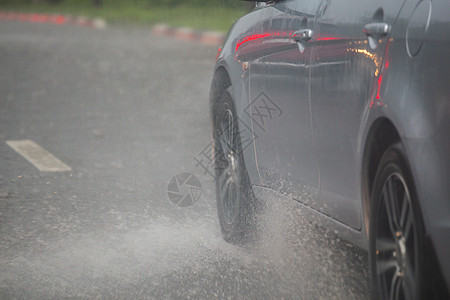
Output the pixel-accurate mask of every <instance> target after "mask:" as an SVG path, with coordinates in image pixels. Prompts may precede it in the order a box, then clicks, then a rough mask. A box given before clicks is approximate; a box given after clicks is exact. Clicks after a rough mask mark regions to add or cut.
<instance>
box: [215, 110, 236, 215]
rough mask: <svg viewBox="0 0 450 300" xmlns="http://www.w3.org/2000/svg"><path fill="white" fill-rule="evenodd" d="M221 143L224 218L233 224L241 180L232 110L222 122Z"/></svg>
mask: <svg viewBox="0 0 450 300" xmlns="http://www.w3.org/2000/svg"><path fill="white" fill-rule="evenodd" d="M219 143H220V146H221V150H222V151H221V153H220V157H219V158H218V160H219V161H220V166H221V167H220V168H219V174H218V175H219V178H218V181H219V187H220V189H219V193H220V195H219V196H220V199H221V203H222V208H223V212H224V214H223V216H224V220H225V222H226V223H227V224H232V223H233V221H234V219H235V218H236V212H237V208H238V204H239V197H240V182H239V177H238V176H239V173H238V172H239V157H238V156H237V151H236V149H237V132H236V128H235V124H234V116H233V113H232V111H231V110H229V109H226V110H225V112H224V114H223V115H222V120H221V123H220V134H219Z"/></svg>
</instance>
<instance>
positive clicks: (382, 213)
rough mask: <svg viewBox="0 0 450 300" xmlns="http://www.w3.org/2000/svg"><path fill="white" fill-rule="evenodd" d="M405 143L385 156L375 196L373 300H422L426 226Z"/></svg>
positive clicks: (371, 268) (375, 182) (372, 200)
mask: <svg viewBox="0 0 450 300" xmlns="http://www.w3.org/2000/svg"><path fill="white" fill-rule="evenodd" d="M404 153H405V152H404V150H403V147H402V146H401V144H396V145H393V146H391V147H389V148H388V149H387V150H386V152H385V153H384V154H383V156H382V158H381V161H380V164H379V166H378V170H377V173H376V176H375V181H374V186H373V192H372V197H371V204H372V207H371V218H370V238H369V239H370V248H369V259H370V272H371V280H372V290H373V291H372V292H373V298H374V299H422V298H423V296H424V295H423V293H424V291H425V279H426V278H425V277H424V271H425V268H424V267H425V265H424V254H425V246H424V226H423V221H422V217H421V213H420V208H419V204H418V201H417V196H416V192H415V188H414V182H413V180H412V176H411V172H410V171H409V170H410V169H409V165H408V162H407V160H406V159H405V157H406V156H405V154H404Z"/></svg>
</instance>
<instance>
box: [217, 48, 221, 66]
mask: <svg viewBox="0 0 450 300" xmlns="http://www.w3.org/2000/svg"><path fill="white" fill-rule="evenodd" d="M220 52H222V47H219V50H217V55H216V62H217V60H218V59H219V56H220Z"/></svg>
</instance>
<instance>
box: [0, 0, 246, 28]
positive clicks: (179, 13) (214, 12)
mask: <svg viewBox="0 0 450 300" xmlns="http://www.w3.org/2000/svg"><path fill="white" fill-rule="evenodd" d="M96 1H97V2H98V1H100V4H99V3H97V4H96V3H95V2H96ZM252 4H253V3H252V2H244V1H241V0H0V10H10V11H11V10H12V11H21V12H38V13H61V14H69V15H83V16H88V17H101V18H104V19H106V20H107V22H108V23H122V24H142V25H153V24H156V23H166V24H169V25H172V26H187V27H192V28H196V29H202V30H218V31H222V32H226V31H227V30H228V28H229V27H230V26H231V24H232V23H233V22H234V21H236V20H237V19H238V18H239V17H241V16H242V15H244V14H245V13H246V12H248V11H249V10H250V7H251V6H252Z"/></svg>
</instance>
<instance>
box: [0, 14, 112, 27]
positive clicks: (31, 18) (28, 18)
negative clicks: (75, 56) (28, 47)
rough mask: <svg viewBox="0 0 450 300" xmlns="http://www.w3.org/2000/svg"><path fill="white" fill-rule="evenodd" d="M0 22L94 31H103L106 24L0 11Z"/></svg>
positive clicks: (54, 16) (104, 22)
mask: <svg viewBox="0 0 450 300" xmlns="http://www.w3.org/2000/svg"><path fill="white" fill-rule="evenodd" d="M0 20H10V21H20V22H32V23H50V24H55V25H64V24H70V25H77V26H85V27H93V28H96V29H105V28H106V27H107V23H106V21H105V20H104V19H101V18H94V19H90V18H87V17H84V16H78V17H73V16H69V15H62V14H39V13H17V12H7V11H0Z"/></svg>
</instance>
